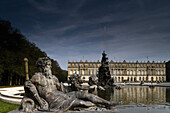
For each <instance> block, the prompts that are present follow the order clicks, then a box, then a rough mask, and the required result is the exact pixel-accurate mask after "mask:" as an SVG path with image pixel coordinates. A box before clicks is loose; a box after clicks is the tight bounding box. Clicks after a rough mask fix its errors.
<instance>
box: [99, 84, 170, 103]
mask: <svg viewBox="0 0 170 113" xmlns="http://www.w3.org/2000/svg"><path fill="white" fill-rule="evenodd" d="M98 95H99V96H101V97H103V98H105V99H107V100H110V101H122V102H123V104H124V105H139V104H144V105H151V104H159V105H160V104H164V103H166V102H168V103H170V88H166V87H154V88H149V87H147V86H142V87H141V86H125V87H123V88H122V89H120V90H117V89H107V90H106V91H99V92H98Z"/></svg>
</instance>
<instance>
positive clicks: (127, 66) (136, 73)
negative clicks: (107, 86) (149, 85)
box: [68, 60, 166, 82]
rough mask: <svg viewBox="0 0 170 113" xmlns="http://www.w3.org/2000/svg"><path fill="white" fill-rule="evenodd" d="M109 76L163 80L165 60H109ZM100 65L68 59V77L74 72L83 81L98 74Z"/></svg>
mask: <svg viewBox="0 0 170 113" xmlns="http://www.w3.org/2000/svg"><path fill="white" fill-rule="evenodd" d="M109 65H110V73H111V76H112V77H114V80H115V82H141V81H144V82H164V81H166V63H165V62H159V63H158V62H154V61H153V62H150V61H148V62H138V61H136V62H126V61H125V60H124V61H123V62H114V61H113V60H111V61H110V62H109ZM100 66H101V62H99V60H98V61H97V62H88V61H87V60H86V61H85V62H83V61H82V60H80V62H70V61H68V78H69V77H70V75H72V74H74V73H76V74H80V75H81V76H82V79H83V80H85V81H88V80H89V77H90V76H92V75H96V74H98V68H99V67H100Z"/></svg>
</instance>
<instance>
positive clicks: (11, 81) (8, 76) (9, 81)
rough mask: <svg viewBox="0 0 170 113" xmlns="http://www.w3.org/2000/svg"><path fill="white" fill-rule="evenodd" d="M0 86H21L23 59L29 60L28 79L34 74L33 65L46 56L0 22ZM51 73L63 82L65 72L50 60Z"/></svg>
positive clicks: (65, 76) (12, 29)
mask: <svg viewBox="0 0 170 113" xmlns="http://www.w3.org/2000/svg"><path fill="white" fill-rule="evenodd" d="M0 53H1V54H0V81H1V82H0V85H22V84H24V81H25V67H24V66H25V65H24V58H25V57H27V58H28V60H29V75H30V77H31V76H32V75H33V74H34V73H35V72H36V67H35V63H36V61H37V59H38V58H39V57H46V56H47V54H46V53H45V52H43V51H41V50H40V49H39V48H38V47H37V46H36V45H35V44H34V43H31V42H29V41H28V40H27V39H26V38H25V36H24V35H22V34H21V33H20V31H19V30H18V29H14V28H13V27H12V26H11V23H10V22H9V21H5V20H0ZM52 63H53V69H52V70H53V73H54V74H56V76H57V77H58V78H59V80H60V79H61V81H65V80H66V78H67V71H64V70H62V69H61V68H60V67H59V65H58V63H57V61H55V60H53V59H52Z"/></svg>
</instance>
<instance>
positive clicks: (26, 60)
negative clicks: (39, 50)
mask: <svg viewBox="0 0 170 113" xmlns="http://www.w3.org/2000/svg"><path fill="white" fill-rule="evenodd" d="M24 61H25V73H26V80H29V75H28V59H27V58H24Z"/></svg>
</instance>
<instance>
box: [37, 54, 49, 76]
mask: <svg viewBox="0 0 170 113" xmlns="http://www.w3.org/2000/svg"><path fill="white" fill-rule="evenodd" d="M36 66H37V68H38V70H39V72H42V73H43V74H45V75H47V76H48V75H52V73H51V60H50V59H49V58H48V57H43V58H39V59H38V60H37V62H36Z"/></svg>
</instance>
